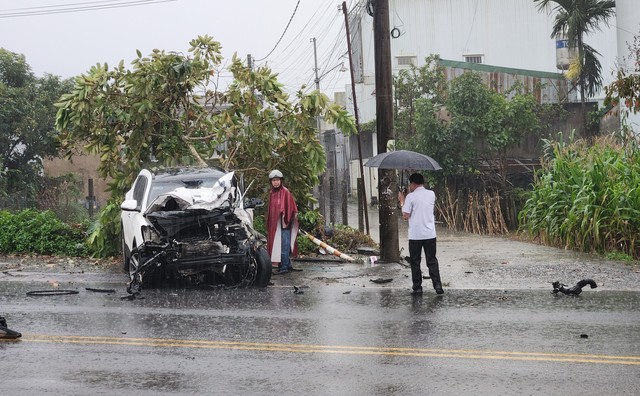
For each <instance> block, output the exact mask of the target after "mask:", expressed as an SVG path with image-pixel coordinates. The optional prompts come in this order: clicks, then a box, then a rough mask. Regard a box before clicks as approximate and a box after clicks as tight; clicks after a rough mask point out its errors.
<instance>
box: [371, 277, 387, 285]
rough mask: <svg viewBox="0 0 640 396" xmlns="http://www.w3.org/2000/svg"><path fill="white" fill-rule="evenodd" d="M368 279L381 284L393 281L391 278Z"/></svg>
mask: <svg viewBox="0 0 640 396" xmlns="http://www.w3.org/2000/svg"><path fill="white" fill-rule="evenodd" d="M369 281H370V282H373V283H377V284H382V283H389V282H391V281H393V278H376V279H369Z"/></svg>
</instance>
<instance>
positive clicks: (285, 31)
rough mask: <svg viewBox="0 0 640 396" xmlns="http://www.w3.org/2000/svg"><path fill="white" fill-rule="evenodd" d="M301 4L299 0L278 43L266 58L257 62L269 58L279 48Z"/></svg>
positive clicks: (258, 60) (257, 60)
mask: <svg viewBox="0 0 640 396" xmlns="http://www.w3.org/2000/svg"><path fill="white" fill-rule="evenodd" d="M299 5H300V0H298V2H297V3H296V8H295V9H294V10H293V14H291V18H289V22H288V23H287V26H286V27H285V28H284V32H282V35H281V36H280V38H279V39H278V42H277V43H276V45H274V46H273V49H272V50H271V51H270V52H269V53H268V54H267V56H265V57H264V58H261V59H256V62H260V61H263V60H265V59H267V58H268V57H269V55H271V54H272V53H273V51H275V49H276V48H278V44H280V41H282V38H283V37H284V35H285V33H287V30H288V29H289V25H291V21H292V20H293V17H294V16H295V15H296V11H298V6H299Z"/></svg>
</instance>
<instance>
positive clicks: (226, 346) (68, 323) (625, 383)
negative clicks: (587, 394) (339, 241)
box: [0, 282, 640, 394]
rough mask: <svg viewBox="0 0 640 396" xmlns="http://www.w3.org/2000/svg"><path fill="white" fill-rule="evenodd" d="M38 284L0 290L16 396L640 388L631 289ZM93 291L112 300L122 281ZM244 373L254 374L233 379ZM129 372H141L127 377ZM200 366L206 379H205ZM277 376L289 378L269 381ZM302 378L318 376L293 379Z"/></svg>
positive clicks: (638, 302) (638, 297)
mask: <svg viewBox="0 0 640 396" xmlns="http://www.w3.org/2000/svg"><path fill="white" fill-rule="evenodd" d="M35 287H37V285H33V284H29V283H17V282H16V283H3V282H0V307H1V311H0V312H2V314H4V315H5V316H7V318H8V319H9V320H10V324H11V325H12V326H13V327H15V328H16V330H18V331H21V332H22V333H23V334H24V337H23V339H22V340H21V341H20V342H17V343H16V342H13V343H6V342H4V343H0V350H2V353H3V356H5V357H7V356H10V357H11V364H12V366H13V367H14V368H15V372H10V373H8V374H7V382H6V384H9V385H7V386H9V389H12V390H14V391H16V392H17V394H19V393H20V391H23V390H25V389H26V390H28V391H34V390H38V389H41V387H44V386H45V384H44V383H42V384H40V385H38V384H37V383H28V381H26V380H25V378H28V377H29V373H31V374H33V375H35V373H36V372H40V373H44V374H43V375H44V376H45V378H50V380H51V381H61V383H60V384H58V385H56V386H58V388H55V387H54V388H53V389H58V390H59V391H66V390H69V389H71V388H67V387H66V385H64V383H65V381H70V378H71V377H72V376H73V377H75V378H76V379H75V380H74V384H75V386H78V383H79V382H80V383H81V388H82V389H93V387H97V388H98V389H104V388H106V389H119V390H120V391H125V393H126V392H127V391H130V392H134V391H141V390H144V389H154V390H155V391H158V392H168V393H181V392H182V393H190V392H201V391H205V390H206V389H211V388H207V387H211V386H214V384H217V385H216V386H219V385H220V384H219V378H218V380H216V377H218V376H219V375H221V374H220V373H221V372H224V376H225V378H234V379H235V380H236V382H228V381H224V384H225V385H224V389H226V390H227V391H239V390H240V391H241V390H244V391H246V392H241V393H255V394H257V393H263V392H264V393H272V392H281V393H286V394H293V393H296V391H305V392H307V393H313V394H330V393H329V391H331V392H337V393H338V394H344V393H358V394H365V393H361V392H359V391H358V392H349V391H348V389H349V387H353V386H358V387H362V388H358V389H360V390H366V391H367V392H366V394H371V393H369V392H373V393H376V392H380V391H381V390H380V389H383V390H388V389H391V390H392V391H390V393H391V394H393V393H398V394H399V393H402V392H406V393H413V394H419V393H420V392H419V390H420V389H422V388H421V385H420V384H421V383H422V380H421V378H422V377H420V376H419V373H421V372H423V370H424V369H425V368H426V367H430V370H434V373H436V374H438V375H441V377H433V378H431V379H430V381H433V383H434V384H435V385H436V387H438V386H440V388H439V389H440V390H441V391H442V390H443V389H455V390H457V391H460V392H465V391H467V392H468V391H473V387H470V386H469V384H468V382H465V381H468V380H469V379H470V378H471V379H473V380H474V381H478V384H479V385H478V386H479V387H480V388H479V389H500V390H501V391H502V394H505V393H504V392H507V390H509V389H510V385H509V386H507V385H504V384H503V385H497V384H496V383H495V378H498V375H499V374H498V373H499V372H503V373H504V372H506V373H510V375H512V378H511V379H512V380H513V381H516V382H517V381H519V380H518V378H519V377H518V375H517V374H516V373H520V374H522V373H523V372H535V373H536V375H535V376H534V377H527V376H526V375H525V376H524V379H523V380H522V381H524V382H523V383H521V385H523V386H524V385H526V386H532V385H533V384H536V383H537V379H536V378H540V376H542V378H545V379H555V380H556V381H559V380H560V379H562V381H560V383H565V384H566V381H569V382H571V381H574V382H581V381H583V380H584V375H585V373H588V375H589V376H592V377H593V379H592V380H593V381H595V382H597V383H599V384H601V385H600V386H601V387H602V388H603V389H605V387H608V388H607V389H609V390H617V391H619V392H622V393H621V394H632V393H627V392H630V391H632V390H635V389H638V388H637V387H638V386H639V384H638V379H637V376H636V377H633V376H631V375H630V373H631V372H633V371H634V370H635V372H636V373H637V366H639V365H640V331H638V329H639V328H640V309H639V308H640V293H637V292H629V291H625V292H622V291H619V292H616V291H606V290H605V291H599V290H594V291H591V290H588V291H585V292H583V294H582V295H580V296H579V297H568V296H564V295H558V296H556V295H553V294H552V293H551V292H550V291H540V290H524V291H517V290H447V293H446V294H445V295H443V296H437V295H435V294H431V293H426V294H424V295H423V296H422V297H413V296H410V295H408V293H407V290H406V289H393V288H379V289H375V288H367V289H361V290H360V289H357V288H349V287H324V288H306V289H302V291H303V293H302V294H300V293H294V289H293V288H291V287H270V288H267V289H266V290H257V289H236V290H225V289H206V290H203V289H163V290H147V291H145V292H144V299H136V300H133V301H129V300H122V299H121V298H120V296H121V295H122V294H124V293H123V292H118V293H113V294H106V295H105V294H97V293H90V292H87V291H86V290H84V289H79V291H80V293H79V294H77V295H71V296H55V297H27V296H26V291H28V290H31V289H34V288H35ZM100 287H105V288H106V287H115V288H120V290H122V291H123V288H122V287H121V285H100ZM347 293H348V294H347ZM52 359H55V360H54V361H55V363H54V364H52V363H51V362H52ZM78 359H81V360H78ZM434 359H436V360H434ZM6 361H7V360H5V362H6ZM74 361H75V362H76V363H74ZM47 362H48V363H47ZM416 363H418V364H417V365H416ZM558 363H563V364H564V363H568V364H570V365H564V366H561V367H560V366H555V365H557V364H558ZM141 364H142V365H143V366H140V365H141ZM245 364H250V365H258V366H257V367H261V369H260V370H252V371H251V374H246V373H245V374H244V375H243V374H242V371H243V370H244V371H246V367H245ZM514 364H516V366H514ZM576 364H581V366H579V367H578V366H576ZM123 365H124V366H123ZM130 365H131V366H130ZM345 365H347V367H345ZM608 366H616V367H618V369H615V370H614V369H608V368H606V367H608ZM136 367H145V368H144V369H142V370H141V372H139V373H137V372H136ZM207 367H208V368H209V371H210V372H211V370H213V371H215V372H217V373H216V374H215V375H214V374H211V375H210V376H209V377H208V376H207V374H206V372H207V369H206V368H207ZM214 367H215V370H214V369H213V368H214ZM243 367H244V368H243ZM336 367H341V368H342V369H343V371H341V372H337V371H336ZM355 367H358V370H355ZM515 367H517V369H516V368H515ZM550 367H556V368H555V369H554V370H558V371H557V372H553V373H552V372H550V371H549V368H550ZM622 367H624V368H622ZM626 367H628V369H627V368H626ZM445 368H446V370H445ZM280 369H283V370H289V372H287V373H283V374H282V375H281V377H280V378H279V379H277V380H276V379H274V378H273V376H274V375H275V374H276V373H277V372H278V370H280ZM443 370H444V371H443ZM514 370H515V371H514ZM302 371H304V372H305V373H308V374H313V375H314V376H315V379H310V380H307V381H298V382H295V381H297V380H295V378H297V377H298V376H296V373H298V374H299V373H300V372H302ZM18 373H22V374H18ZM483 373H484V375H485V376H484V377H483V376H482V374H483ZM25 374H26V377H25ZM78 375H80V377H78ZM345 375H349V376H354V375H357V376H358V378H360V379H359V380H356V378H355V377H349V378H345ZM412 375H414V376H415V377H412ZM434 375H435V374H434ZM40 378H42V377H40ZM78 378H82V381H80V380H79V379H78ZM482 378H485V379H486V380H484V381H483V380H482ZM596 379H597V381H596ZM25 381H26V382H25ZM323 381H324V382H323ZM332 381H333V383H332ZM336 381H337V382H336ZM340 381H344V382H340ZM443 381H446V386H448V387H451V388H447V387H445V382H443ZM563 381H564V382H563ZM361 382H362V383H361ZM141 384H147V388H145V387H144V386H142V385H141ZM305 384H306V385H305ZM319 384H330V385H319ZM294 385H295V386H294ZM537 386H538V388H536V389H539V390H541V391H549V392H551V393H552V394H553V393H554V391H557V390H559V389H560V388H559V385H558V382H556V385H551V384H549V385H545V384H537ZM575 386H578V384H576V385H575ZM483 387H484V388H483ZM496 387H497V388H496ZM74 389H75V388H74ZM400 390H401V391H402V392H400ZM396 391H397V392H396ZM436 393H437V392H436ZM445 393H448V392H445ZM534 393H535V392H534ZM498 394H500V392H498ZM592 394H593V393H592ZM609 394H610V393H609Z"/></svg>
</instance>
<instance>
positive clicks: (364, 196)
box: [342, 1, 370, 235]
mask: <svg viewBox="0 0 640 396" xmlns="http://www.w3.org/2000/svg"><path fill="white" fill-rule="evenodd" d="M342 13H343V14H344V27H345V30H346V32H347V52H348V53H349V70H351V95H352V96H353V116H354V117H355V119H356V132H357V134H358V136H357V138H358V161H359V163H360V177H361V178H362V180H364V167H363V165H362V144H361V143H360V121H359V119H358V101H357V99H356V82H355V77H354V74H353V58H352V57H351V34H350V33H349V16H348V14H347V2H346V1H343V2H342ZM360 196H362V200H360V199H358V214H359V213H360V208H362V210H363V211H364V224H365V227H366V228H365V229H366V231H367V235H370V234H369V212H368V211H367V194H366V192H365V190H364V188H363V189H362V194H358V198H360Z"/></svg>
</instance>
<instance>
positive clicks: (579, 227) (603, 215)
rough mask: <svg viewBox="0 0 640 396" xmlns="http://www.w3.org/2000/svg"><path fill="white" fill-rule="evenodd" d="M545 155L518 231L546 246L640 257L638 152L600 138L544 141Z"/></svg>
mask: <svg viewBox="0 0 640 396" xmlns="http://www.w3.org/2000/svg"><path fill="white" fill-rule="evenodd" d="M547 153H548V160H547V161H546V162H545V163H544V165H543V169H542V170H541V171H540V173H538V175H537V178H536V181H535V185H534V189H533V191H532V193H531V196H530V198H529V199H528V200H527V202H526V204H525V206H524V208H523V210H522V211H521V212H520V227H521V228H520V229H521V231H523V232H525V233H527V234H529V235H530V236H532V237H535V238H539V239H540V240H541V241H542V242H543V243H545V244H548V245H553V246H558V247H562V248H570V249H575V250H579V251H583V252H589V253H600V254H604V253H613V252H618V253H621V254H624V255H628V256H630V257H633V258H638V257H640V244H639V241H638V236H639V235H640V189H639V188H638V186H640V151H637V150H629V149H628V147H626V146H623V145H620V144H618V143H617V142H616V141H614V140H613V138H611V137H604V138H600V139H597V140H596V141H595V144H593V145H589V144H587V143H586V142H584V141H577V142H574V143H572V144H569V145H565V144H563V143H561V142H548V143H547Z"/></svg>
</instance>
